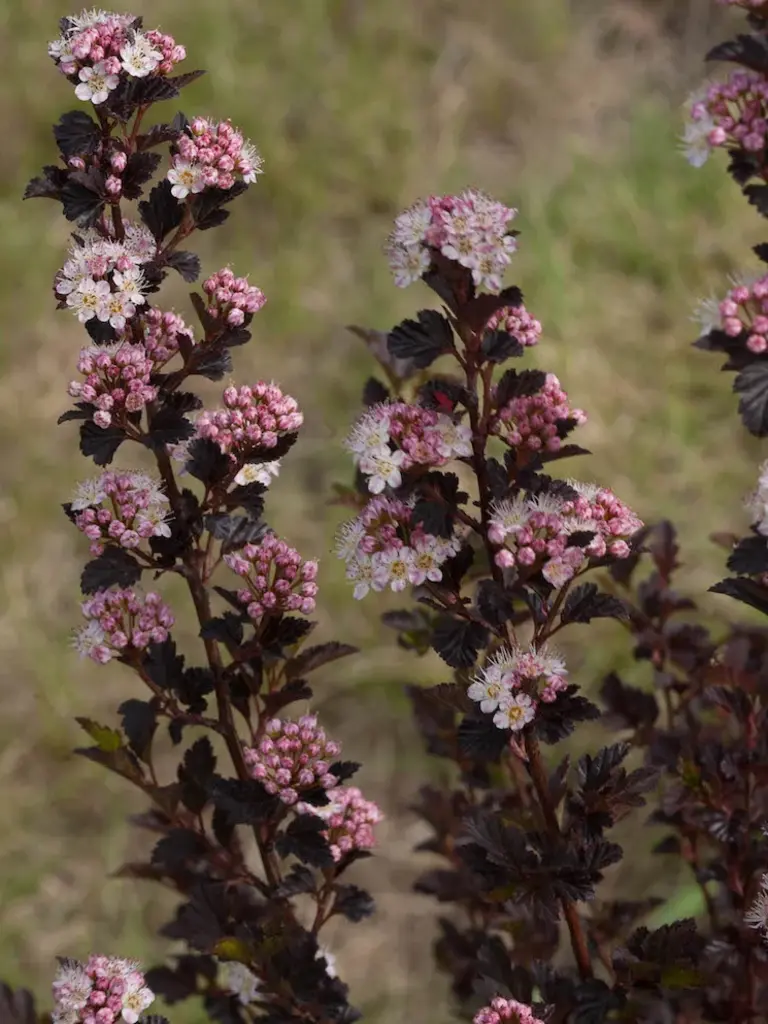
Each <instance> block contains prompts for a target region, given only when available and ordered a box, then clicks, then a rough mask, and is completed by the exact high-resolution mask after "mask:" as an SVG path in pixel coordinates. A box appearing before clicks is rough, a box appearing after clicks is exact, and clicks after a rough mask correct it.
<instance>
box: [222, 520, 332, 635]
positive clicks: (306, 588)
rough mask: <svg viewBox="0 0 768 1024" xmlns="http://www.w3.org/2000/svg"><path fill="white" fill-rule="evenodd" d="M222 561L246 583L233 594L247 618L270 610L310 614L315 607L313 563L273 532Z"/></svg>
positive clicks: (257, 616)
mask: <svg viewBox="0 0 768 1024" xmlns="http://www.w3.org/2000/svg"><path fill="white" fill-rule="evenodd" d="M224 561H225V562H226V564H227V565H228V566H229V568H230V569H231V570H232V571H233V572H235V573H237V575H238V576H242V578H243V579H244V580H245V582H246V583H247V587H243V588H242V589H241V590H238V591H237V597H238V600H239V601H241V602H242V604H243V605H244V607H245V609H246V611H247V612H248V615H249V616H250V618H252V619H254V620H258V619H261V618H262V617H263V616H264V615H267V614H269V613H270V612H272V613H278V612H301V613H302V615H311V614H312V612H313V611H314V610H315V597H316V596H317V583H316V582H315V580H316V579H317V562H313V561H306V562H305V561H304V560H303V559H302V557H301V555H300V554H299V552H298V551H296V550H295V549H294V548H292V547H291V546H290V545H289V544H286V542H285V541H284V540H280V539H279V538H278V537H276V536H275V535H274V534H267V535H266V536H265V537H264V538H263V540H261V541H259V543H258V544H246V545H245V547H243V548H241V549H240V550H239V551H236V552H234V553H231V554H227V555H224Z"/></svg>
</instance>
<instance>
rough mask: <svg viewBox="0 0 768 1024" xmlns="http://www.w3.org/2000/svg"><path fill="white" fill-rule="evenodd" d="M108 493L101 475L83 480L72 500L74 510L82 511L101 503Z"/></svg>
mask: <svg viewBox="0 0 768 1024" xmlns="http://www.w3.org/2000/svg"><path fill="white" fill-rule="evenodd" d="M106 496H107V494H106V491H105V490H104V488H103V485H102V478H101V477H100V476H95V477H92V479H90V480H83V482H82V483H79V484H78V485H77V488H76V489H75V496H74V498H73V499H72V502H71V508H72V511H73V512H82V511H83V509H85V508H92V507H93V506H95V505H100V504H101V503H102V501H104V499H105V498H106Z"/></svg>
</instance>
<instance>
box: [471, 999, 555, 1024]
mask: <svg viewBox="0 0 768 1024" xmlns="http://www.w3.org/2000/svg"><path fill="white" fill-rule="evenodd" d="M504 1021H509V1024H544V1022H543V1021H542V1020H540V1019H539V1018H538V1017H536V1016H534V1013H533V1010H532V1009H531V1008H530V1006H527V1005H526V1004H525V1003H518V1001H517V1000H516V999H504V998H503V996H496V998H495V999H492V1000H491V1003H490V1006H484V1007H483V1008H482V1010H478V1011H477V1013H476V1014H475V1016H474V1017H473V1018H472V1024H503V1022H504Z"/></svg>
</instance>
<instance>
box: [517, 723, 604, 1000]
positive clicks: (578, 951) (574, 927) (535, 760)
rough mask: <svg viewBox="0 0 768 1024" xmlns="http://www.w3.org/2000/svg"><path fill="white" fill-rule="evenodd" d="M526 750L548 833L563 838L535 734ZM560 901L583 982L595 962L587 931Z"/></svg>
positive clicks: (568, 905)
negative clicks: (591, 955)
mask: <svg viewBox="0 0 768 1024" xmlns="http://www.w3.org/2000/svg"><path fill="white" fill-rule="evenodd" d="M525 751H526V753H527V754H528V770H529V771H530V773H531V779H532V780H533V785H534V789H535V790H536V796H537V797H538V800H539V806H540V807H541V811H542V814H543V816H544V822H545V824H546V826H547V831H548V832H549V833H550V834H551V835H552V836H558V837H559V836H560V835H561V833H560V824H559V822H558V820H557V815H556V814H555V809H554V807H553V806H552V801H551V799H550V795H549V781H548V779H547V773H546V770H545V768H544V763H543V761H542V758H541V749H540V747H539V741H538V740H537V739H536V737H535V736H534V735H533V733H528V735H527V736H526V737H525ZM560 902H561V905H562V908H563V916H564V917H565V922H566V924H567V925H568V931H569V933H570V936H571V948H572V949H573V955H574V957H575V959H576V966H577V967H578V969H579V975H580V976H581V978H582V980H583V981H586V980H587V979H589V978H591V977H592V976H593V971H592V960H591V957H590V955H589V949H588V948H587V938H586V935H585V934H584V929H583V927H582V924H581V921H580V920H579V915H578V912H577V910H576V904H575V903H572V902H571V901H570V900H567V899H562V900H561V901H560Z"/></svg>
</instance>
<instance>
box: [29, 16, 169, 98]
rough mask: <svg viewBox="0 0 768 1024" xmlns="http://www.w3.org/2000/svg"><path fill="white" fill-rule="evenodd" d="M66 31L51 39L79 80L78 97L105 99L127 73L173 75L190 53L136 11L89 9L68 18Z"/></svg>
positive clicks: (53, 51) (59, 59) (67, 71)
mask: <svg viewBox="0 0 768 1024" xmlns="http://www.w3.org/2000/svg"><path fill="white" fill-rule="evenodd" d="M66 23H67V28H66V30H65V31H64V33H63V34H62V35H61V36H60V37H59V38H58V39H55V40H54V41H53V42H52V43H49V44H48V54H49V56H50V57H52V58H53V60H54V61H55V63H56V65H57V66H58V68H59V70H60V71H61V72H62V74H64V75H66V76H67V77H68V78H70V79H72V80H74V81H77V83H78V84H77V86H76V88H75V95H76V96H77V98H78V99H80V100H84V101H86V102H87V101H89V100H90V101H91V102H92V103H94V104H99V103H103V102H104V101H105V100H106V99H107V97H108V96H109V94H110V93H111V92H112V90H113V89H116V88H117V86H118V85H119V84H120V81H121V76H123V75H127V76H128V77H129V78H146V77H147V76H148V75H167V74H170V72H171V71H172V69H173V67H174V66H175V65H176V64H178V63H179V62H180V61H182V60H184V58H185V57H186V55H187V54H186V51H185V49H184V47H183V46H179V45H178V44H177V43H176V42H175V41H174V39H173V38H172V37H171V36H168V35H163V34H162V33H161V32H156V31H150V32H143V31H141V30H140V29H139V28H138V27H137V19H136V18H135V16H134V15H132V14H113V13H111V12H109V11H97V10H90V11H89V10H84V11H82V12H81V13H80V14H78V15H72V16H71V17H69V18H67V19H66Z"/></svg>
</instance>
